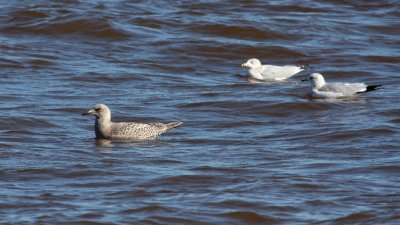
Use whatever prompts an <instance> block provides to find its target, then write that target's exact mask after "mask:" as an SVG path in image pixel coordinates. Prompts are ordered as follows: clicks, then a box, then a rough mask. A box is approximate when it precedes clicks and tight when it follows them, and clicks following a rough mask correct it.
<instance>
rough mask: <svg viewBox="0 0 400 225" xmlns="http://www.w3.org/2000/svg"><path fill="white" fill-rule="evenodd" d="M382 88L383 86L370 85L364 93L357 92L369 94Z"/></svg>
mask: <svg viewBox="0 0 400 225" xmlns="http://www.w3.org/2000/svg"><path fill="white" fill-rule="evenodd" d="M381 86H382V84H377V85H369V86H367V90H365V91H362V92H357V94H360V93H364V92H369V91H375V90H376V89H378V87H381Z"/></svg>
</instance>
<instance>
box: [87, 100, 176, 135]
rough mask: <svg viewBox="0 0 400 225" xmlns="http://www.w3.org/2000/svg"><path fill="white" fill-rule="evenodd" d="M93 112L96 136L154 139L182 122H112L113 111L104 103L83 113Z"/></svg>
mask: <svg viewBox="0 0 400 225" xmlns="http://www.w3.org/2000/svg"><path fill="white" fill-rule="evenodd" d="M89 114H92V115H94V116H96V121H95V123H94V131H95V133H96V138H99V139H113V140H132V141H143V140H154V139H155V138H157V137H158V136H160V135H161V134H163V133H165V132H167V131H168V130H171V129H173V128H175V127H177V126H179V125H181V124H182V122H172V123H167V124H163V123H149V124H145V123H137V122H123V123H114V122H111V111H110V109H109V108H108V107H107V106H106V105H104V104H97V105H96V106H95V107H94V108H92V109H90V110H89V111H87V112H84V113H82V116H84V115H89Z"/></svg>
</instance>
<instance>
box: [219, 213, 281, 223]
mask: <svg viewBox="0 0 400 225" xmlns="http://www.w3.org/2000/svg"><path fill="white" fill-rule="evenodd" d="M220 216H222V217H225V218H228V219H233V220H239V221H241V222H244V223H247V224H276V223H280V222H282V221H281V220H280V219H277V218H273V217H270V216H262V215H260V214H258V213H255V212H251V211H235V212H230V213H223V214H220ZM232 222H233V221H232Z"/></svg>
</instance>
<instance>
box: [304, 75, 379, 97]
mask: <svg viewBox="0 0 400 225" xmlns="http://www.w3.org/2000/svg"><path fill="white" fill-rule="evenodd" d="M303 81H309V82H310V95H311V96H313V97H319V98H340V97H351V96H354V95H357V94H361V93H364V92H368V91H374V90H376V89H377V88H378V87H380V86H382V85H366V84H364V83H340V82H334V83H326V82H325V79H324V77H323V76H322V74H320V73H312V74H310V76H309V77H308V78H307V79H304V80H303Z"/></svg>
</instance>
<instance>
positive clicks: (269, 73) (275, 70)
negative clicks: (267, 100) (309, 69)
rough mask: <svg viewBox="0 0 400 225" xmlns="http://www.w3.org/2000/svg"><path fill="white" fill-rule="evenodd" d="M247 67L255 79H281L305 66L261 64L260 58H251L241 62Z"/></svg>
mask: <svg viewBox="0 0 400 225" xmlns="http://www.w3.org/2000/svg"><path fill="white" fill-rule="evenodd" d="M242 67H248V68H249V73H250V75H251V76H252V77H253V78H255V79H257V80H272V81H282V80H285V79H287V78H289V77H291V76H293V75H295V74H297V73H299V72H301V71H303V70H304V68H305V66H290V65H288V66H274V65H261V62H260V60H258V59H256V58H253V59H249V60H247V62H245V63H243V64H242Z"/></svg>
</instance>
